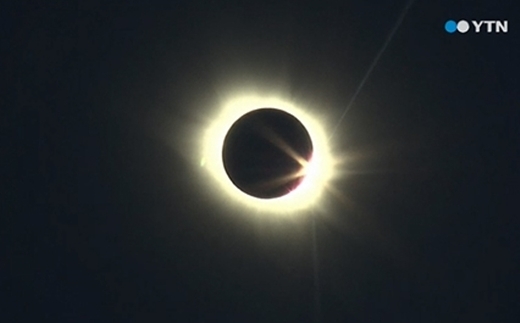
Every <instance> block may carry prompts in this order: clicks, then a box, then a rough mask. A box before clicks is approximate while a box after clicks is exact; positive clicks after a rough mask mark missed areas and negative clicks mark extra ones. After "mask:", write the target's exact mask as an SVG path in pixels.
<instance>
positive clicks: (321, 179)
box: [200, 96, 334, 214]
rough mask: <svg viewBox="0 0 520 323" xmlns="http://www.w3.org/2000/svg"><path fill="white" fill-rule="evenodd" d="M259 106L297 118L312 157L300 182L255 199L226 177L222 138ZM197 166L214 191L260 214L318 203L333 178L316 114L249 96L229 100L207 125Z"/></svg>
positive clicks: (323, 135)
mask: <svg viewBox="0 0 520 323" xmlns="http://www.w3.org/2000/svg"><path fill="white" fill-rule="evenodd" d="M261 108H274V109H278V110H282V111H285V112H287V113H289V114H291V115H293V116H294V117H296V118H297V119H298V120H299V121H300V122H301V123H302V124H303V126H304V127H305V128H306V130H307V132H308V133H309V136H310V138H311V141H312V147H313V153H312V158H311V160H310V161H309V163H308V164H307V165H306V166H305V177H304V179H303V180H302V182H301V183H300V185H298V187H297V188H296V189H294V190H293V191H292V192H290V193H288V194H286V195H283V196H280V197H277V198H272V199H262V198H257V197H254V196H251V195H248V194H246V193H244V192H243V191H241V190H240V189H239V188H238V187H236V186H235V185H234V184H233V182H232V181H231V179H230V178H229V177H228V174H227V173H226V170H225V168H224V163H223V159H222V149H223V146H224V140H225V137H226V135H227V133H228V131H229V129H230V128H231V126H232V125H233V124H234V123H235V121H237V120H238V119H239V118H240V117H242V116H243V115H244V114H246V113H248V112H250V111H253V110H257V109H261ZM200 166H201V167H203V169H205V170H207V171H208V172H209V173H210V175H211V177H212V178H213V179H214V192H215V193H217V194H222V195H223V197H222V198H224V199H226V201H227V202H228V203H236V204H241V205H243V206H245V207H248V208H250V209H254V210H256V211H258V212H262V213H263V212H269V213H278V214H291V213H295V212H297V211H303V210H308V209H311V208H313V207H317V206H318V204H319V202H320V199H321V198H322V196H323V192H324V189H325V187H326V185H327V183H328V182H329V180H330V179H331V178H332V177H333V166H334V162H333V158H332V155H331V152H330V150H329V147H328V145H327V137H326V136H325V133H324V131H323V128H322V125H321V124H320V122H319V121H318V119H317V118H316V117H314V116H311V114H309V113H307V112H306V111H305V110H304V109H302V108H298V107H296V106H294V105H293V104H291V103H288V102H286V101H283V100H280V99H277V98H262V97H254V96H249V97H242V98H236V99H232V100H230V101H228V102H227V103H226V104H224V106H223V109H222V110H221V111H220V113H219V114H218V115H217V117H216V118H214V119H213V120H212V121H211V124H210V125H209V127H208V128H206V131H205V133H204V134H203V138H202V158H201V160H200Z"/></svg>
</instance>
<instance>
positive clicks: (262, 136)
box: [222, 108, 312, 199]
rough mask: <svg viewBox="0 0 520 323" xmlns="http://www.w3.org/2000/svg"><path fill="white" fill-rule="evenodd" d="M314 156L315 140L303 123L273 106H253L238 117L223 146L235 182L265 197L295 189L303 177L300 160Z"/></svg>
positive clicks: (227, 169) (230, 176)
mask: <svg viewBox="0 0 520 323" xmlns="http://www.w3.org/2000/svg"><path fill="white" fill-rule="evenodd" d="M296 156H297V157H296ZM311 156H312V141H311V138H310V136H309V133H308V132H307V130H306V129H305V127H304V126H303V124H302V123H301V122H300V121H299V120H298V119H296V118H295V117H294V116H292V115H291V114H289V113H287V112H285V111H282V110H278V109H274V108H261V109H258V110H253V111H251V112H249V113H247V114H245V115H243V116H242V117H240V118H239V119H238V120H237V121H235V123H234V124H233V125H232V126H231V128H230V129H229V131H228V133H227V135H226V138H225V140H224V147H223V150H222V158H223V162H224V168H225V170H226V173H227V175H228V176H229V178H230V179H231V181H232V182H233V184H235V186H236V187H238V188H239V189H240V190H242V191H243V192H244V193H246V194H249V195H251V196H254V197H257V198H262V199H270V198H276V197H281V196H283V195H286V194H287V193H289V192H291V191H292V190H294V189H295V188H296V187H297V186H298V185H299V184H300V183H301V181H302V180H303V175H302V174H301V173H300V171H301V169H302V165H301V160H305V161H308V160H309V159H310V158H311ZM295 157H296V158H295ZM298 157H299V158H301V160H300V162H299V161H298V160H297V158H298Z"/></svg>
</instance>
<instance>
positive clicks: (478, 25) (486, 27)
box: [444, 20, 508, 34]
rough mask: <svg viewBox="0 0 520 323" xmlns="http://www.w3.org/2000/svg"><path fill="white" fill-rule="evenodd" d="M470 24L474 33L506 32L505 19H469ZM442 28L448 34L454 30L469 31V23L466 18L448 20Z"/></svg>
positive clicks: (506, 24)
mask: <svg viewBox="0 0 520 323" xmlns="http://www.w3.org/2000/svg"><path fill="white" fill-rule="evenodd" d="M471 24H472V25H473V27H474V29H475V32H476V33H480V32H481V31H482V32H487V33H493V32H494V33H507V30H508V23H507V20H504V21H499V20H480V21H477V20H471ZM444 29H446V31H447V32H448V33H450V34H453V33H454V32H456V31H458V32H459V33H463V34H464V33H467V32H468V31H469V29H470V24H469V23H468V22H467V21H466V20H460V21H459V22H455V21H453V20H448V21H446V23H445V24H444Z"/></svg>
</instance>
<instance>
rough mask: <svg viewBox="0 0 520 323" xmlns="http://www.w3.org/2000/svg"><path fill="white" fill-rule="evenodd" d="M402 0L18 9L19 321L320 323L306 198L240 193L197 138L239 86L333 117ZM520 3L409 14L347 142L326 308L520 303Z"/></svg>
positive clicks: (326, 228)
mask: <svg viewBox="0 0 520 323" xmlns="http://www.w3.org/2000/svg"><path fill="white" fill-rule="evenodd" d="M404 6H405V1H395V2H392V1H354V2H352V1H337V2H322V1H319V2H318V1H316V2H305V1H295V2H292V3H290V2H284V1H271V2H264V1H260V2H254V3H249V2H248V3H247V4H244V3H240V2H232V1H206V2H201V1H168V2H161V1H142V2H138V1H125V2H123V1H108V2H107V1H97V2H96V1H88V2H75V1H63V2H61V3H58V2H56V1H46V2H45V1H43V2H18V1H17V2H14V1H13V2H12V3H11V4H10V5H4V8H3V9H2V13H1V16H2V17H1V20H0V21H1V22H0V24H1V26H2V28H1V33H2V40H1V46H2V48H1V54H0V57H1V64H2V67H1V69H2V78H1V79H2V87H3V88H4V91H3V93H2V105H3V106H4V108H2V112H1V116H2V117H1V121H0V122H1V133H2V156H3V158H2V173H1V183H2V185H1V187H2V192H0V193H1V196H2V203H0V205H1V208H0V210H1V215H2V217H1V218H2V226H1V229H0V230H1V232H2V241H3V242H2V250H3V252H2V258H1V272H2V274H1V275H0V279H1V281H0V283H1V287H0V290H1V292H0V293H1V294H2V295H3V297H2V299H3V301H2V302H1V307H2V310H1V311H0V313H1V315H2V316H3V317H4V316H5V319H2V321H3V322H22V321H26V322H39V321H49V322H57V321H67V322H93V321H101V322H312V321H313V320H314V305H313V304H314V303H313V298H314V289H313V271H312V253H311V250H312V240H311V238H310V237H311V225H310V221H309V216H308V215H309V214H302V216H301V217H292V218H273V217H268V216H266V217H262V216H261V215H256V216H252V215H251V214H250V213H251V212H250V211H248V210H247V209H245V208H243V207H240V206H237V205H234V204H233V203H230V202H228V201H224V199H225V198H224V197H221V196H220V195H222V194H220V192H219V191H211V190H209V189H208V187H211V188H213V187H214V186H212V184H211V181H212V180H213V179H212V178H211V177H210V176H208V175H207V174H206V173H205V172H204V170H203V169H201V168H200V167H199V166H198V163H197V160H198V154H199V152H198V151H197V147H198V146H196V145H195V144H193V143H194V142H196V141H197V140H198V138H199V135H200V133H201V132H202V131H203V129H204V125H205V124H206V123H205V119H204V118H205V117H206V118H207V116H211V115H214V114H215V112H216V111H218V107H219V102H220V101H219V100H220V99H221V98H222V96H227V95H229V93H233V91H238V90H235V88H240V87H248V88H250V89H252V88H257V89H258V91H259V93H263V92H262V91H265V92H270V91H271V92H276V93H283V94H284V97H283V98H284V99H287V100H289V101H293V102H296V103H298V102H300V103H302V102H303V103H305V106H306V107H308V108H309V109H310V111H311V112H312V113H313V114H318V115H322V116H324V117H326V118H328V120H330V124H334V121H335V120H337V119H338V118H339V116H340V115H341V113H342V112H343V111H344V109H345V107H346V105H347V104H348V102H349V100H350V99H351V98H352V95H353V94H354V92H355V89H356V87H357V86H358V85H359V84H360V82H361V80H362V78H363V76H364V75H365V74H366V71H367V70H368V67H369V66H370V64H371V63H372V61H373V60H374V57H375V56H376V54H377V52H378V51H379V49H380V48H381V46H382V44H383V43H384V41H385V39H386V37H387V35H388V33H389V31H390V29H391V28H392V27H393V26H394V25H395V22H396V21H397V18H398V16H399V15H400V13H401V11H402V9H403V8H404ZM448 19H454V20H459V19H467V20H472V19H476V20H480V19H497V20H508V21H509V33H507V34H487V33H484V34H471V33H468V34H464V35H462V34H448V33H446V32H445V31H444V28H443V25H444V22H445V21H446V20H448ZM519 19H520V15H519V10H518V4H516V3H515V2H514V1H499V2H496V1H491V0H489V1H420V0H417V1H416V2H415V3H414V4H413V5H412V7H411V8H410V11H409V12H408V14H407V15H406V17H405V19H404V21H403V23H402V24H401V26H400V28H399V30H398V31H397V33H396V34H395V36H394V37H393V39H392V41H391V42H390V44H389V46H388V48H387V49H386V51H385V52H384V54H383V56H382V57H381V59H380V61H379V62H378V64H377V66H376V67H375V69H374V70H373V72H372V74H371V75H370V77H369V79H368V81H367V83H366V84H365V86H364V87H363V89H362V91H361V92H360V95H359V96H358V97H357V99H356V101H355V103H354V105H353V106H352V109H351V110H350V111H349V112H348V114H347V116H346V117H345V119H344V120H343V122H342V123H341V125H340V127H339V128H338V131H337V133H336V134H335V137H334V140H333V146H334V147H333V148H334V152H335V153H336V155H338V156H349V159H348V162H347V163H345V164H342V166H341V169H342V170H343V172H342V173H343V174H342V176H341V177H338V178H336V179H335V181H334V182H333V186H334V187H335V188H336V190H337V192H339V193H338V194H336V195H334V194H327V196H326V198H325V199H324V202H323V203H324V204H323V207H322V211H321V212H319V213H317V216H318V218H317V237H318V256H319V263H320V269H319V275H320V280H321V303H322V321H323V322H394V321H395V322H516V321H517V320H518V315H519V309H520V298H519V293H518V292H519V280H520V279H519V278H518V272H519V269H520V268H519V264H520V259H519V258H520V249H519V247H520V241H519V233H520V226H519V224H520V221H519V220H518V218H517V215H518V206H517V202H516V201H515V198H517V197H518V196H519V194H518V193H519V190H518V183H519V167H518V164H519V155H518V147H519V140H518V139H519V134H520V133H519V132H520V130H519V129H520V128H519V127H518V122H519V120H520V119H519V113H518V108H519V102H520V100H519V95H518V86H519V77H518V75H519V72H520V63H519V57H520V42H519V39H520V38H519V29H518V24H519V21H520V20H519ZM190 143H192V144H190Z"/></svg>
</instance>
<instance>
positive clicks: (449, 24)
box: [444, 20, 457, 34]
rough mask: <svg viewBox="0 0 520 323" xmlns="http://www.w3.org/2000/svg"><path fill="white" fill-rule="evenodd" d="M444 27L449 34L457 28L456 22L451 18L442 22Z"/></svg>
mask: <svg viewBox="0 0 520 323" xmlns="http://www.w3.org/2000/svg"><path fill="white" fill-rule="evenodd" d="M444 29H446V31H447V32H449V33H450V34H453V33H454V32H455V30H457V23H456V22H455V21H453V20H448V21H446V23H445V24H444Z"/></svg>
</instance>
